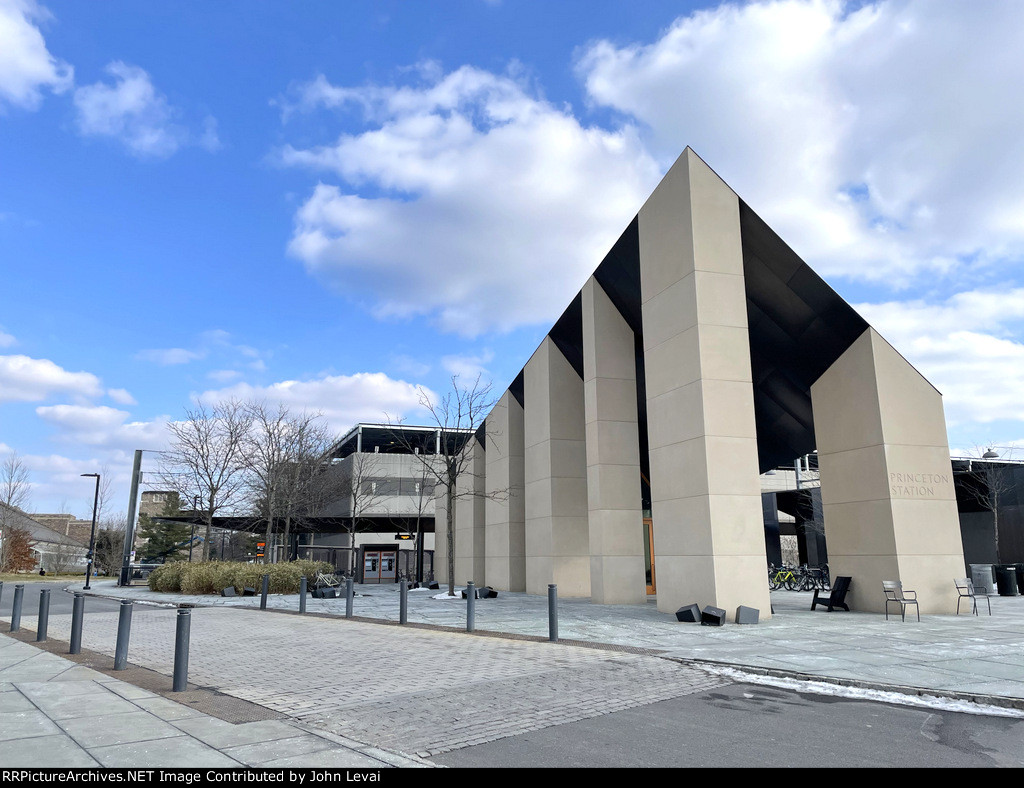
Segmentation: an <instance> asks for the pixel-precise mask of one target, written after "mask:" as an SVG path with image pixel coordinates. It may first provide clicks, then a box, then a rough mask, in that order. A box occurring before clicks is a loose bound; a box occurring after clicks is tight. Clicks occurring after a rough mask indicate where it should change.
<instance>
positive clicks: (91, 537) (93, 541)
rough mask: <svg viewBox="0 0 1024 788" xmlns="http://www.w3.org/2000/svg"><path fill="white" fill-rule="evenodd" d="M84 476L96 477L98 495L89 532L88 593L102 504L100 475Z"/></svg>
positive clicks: (93, 502) (94, 498) (90, 474)
mask: <svg viewBox="0 0 1024 788" xmlns="http://www.w3.org/2000/svg"><path fill="white" fill-rule="evenodd" d="M82 476H94V477H96V495H95V497H93V499H92V530H91V531H90V532H89V554H88V555H87V556H86V560H87V561H88V564H87V565H86V568H85V590H86V591H88V590H89V588H90V586H89V579H90V578H91V577H92V560H93V556H94V555H95V554H96V507H97V506H98V505H99V502H100V475H99V474H98V473H83V474H82Z"/></svg>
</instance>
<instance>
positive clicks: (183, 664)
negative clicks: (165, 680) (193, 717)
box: [171, 607, 192, 692]
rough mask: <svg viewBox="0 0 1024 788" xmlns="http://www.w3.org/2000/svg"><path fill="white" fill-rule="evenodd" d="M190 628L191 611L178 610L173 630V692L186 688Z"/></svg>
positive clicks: (180, 608) (181, 608)
mask: <svg viewBox="0 0 1024 788" xmlns="http://www.w3.org/2000/svg"><path fill="white" fill-rule="evenodd" d="M191 628H192V611H190V610H188V609H187V608H183V607H179V608H178V624H177V627H176V628H175V630H174V685H173V686H172V688H171V689H172V691H173V692H184V691H185V690H186V689H187V688H188V644H189V632H190V630H191Z"/></svg>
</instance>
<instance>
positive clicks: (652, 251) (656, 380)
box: [638, 148, 771, 619]
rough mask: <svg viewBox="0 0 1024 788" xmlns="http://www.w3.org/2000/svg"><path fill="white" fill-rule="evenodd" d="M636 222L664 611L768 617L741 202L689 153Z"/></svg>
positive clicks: (659, 581) (658, 569)
mask: <svg viewBox="0 0 1024 788" xmlns="http://www.w3.org/2000/svg"><path fill="white" fill-rule="evenodd" d="M638 225H639V235H640V281H641V292H642V317H643V329H644V366H645V374H646V379H647V380H646V388H647V432H648V438H649V442H650V462H651V498H652V515H653V518H654V554H655V557H656V572H657V593H658V609H659V610H661V611H665V612H670V611H674V610H675V609H676V608H678V607H679V606H680V605H682V604H687V603H697V604H700V605H708V604H711V605H715V606H717V607H721V608H723V609H725V610H726V611H727V613H728V614H729V617H730V618H733V617H734V616H735V613H736V608H737V606H739V605H749V606H750V607H755V608H758V609H759V610H760V615H761V618H762V619H766V618H768V617H770V615H771V607H770V600H769V596H768V583H767V572H766V566H767V559H766V556H765V541H764V526H763V523H762V512H761V490H760V484H759V479H758V462H757V440H756V429H755V424H754V396H753V386H752V381H751V371H750V344H749V339H748V336H747V308H746V290H745V287H744V279H743V254H742V246H741V240H740V223H739V200H738V198H737V197H736V194H735V193H734V192H733V191H732V190H731V189H730V188H729V187H728V186H726V185H725V183H723V182H722V180H721V179H720V178H719V177H718V176H717V175H716V174H715V173H714V172H713V171H712V170H711V169H710V168H709V167H708V166H707V165H706V164H705V163H704V162H703V161H701V159H700V158H698V157H697V155H696V154H694V153H693V151H691V150H690V149H689V148H687V150H686V151H685V152H684V153H683V155H682V156H680V157H679V159H678V160H677V161H676V163H675V164H674V165H673V166H672V169H671V170H669V173H668V174H667V175H666V176H665V178H664V180H662V182H661V183H660V184H659V185H658V188H657V189H656V190H655V192H654V194H652V195H651V197H650V198H649V199H648V201H647V203H646V204H645V205H644V207H643V208H642V209H641V210H640V215H639V222H638Z"/></svg>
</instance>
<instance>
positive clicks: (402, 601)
mask: <svg viewBox="0 0 1024 788" xmlns="http://www.w3.org/2000/svg"><path fill="white" fill-rule="evenodd" d="M398 623H399V624H408V623H409V582H408V581H407V580H403V581H402V582H400V583H399V584H398Z"/></svg>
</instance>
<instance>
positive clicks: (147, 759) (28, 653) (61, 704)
mask: <svg viewBox="0 0 1024 788" xmlns="http://www.w3.org/2000/svg"><path fill="white" fill-rule="evenodd" d="M0 764H3V765H4V767H12V768H22V767H33V768H39V767H46V768H55V767H96V766H103V767H129V768H148V767H166V768H173V767H222V768H238V767H243V766H259V767H261V768H264V767H265V768H272V767H289V766H294V767H310V766H324V767H342V768H354V769H371V770H375V769H381V768H385V767H390V766H429V765H430V764H425V763H423V762H422V761H419V760H417V759H412V758H408V757H406V756H402V755H399V754H396V753H388V752H384V751H381V750H375V749H373V748H368V747H366V746H365V745H361V744H359V743H357V742H347V741H345V740H343V739H341V738H339V737H337V736H333V735H331V734H329V733H326V732H322V731H310V730H308V729H306V728H304V727H302V726H299V725H296V724H295V723H294V722H293V721H291V720H288V719H266V720H259V721H254V722H247V723H239V724H232V723H231V722H228V721H225V720H223V719H218V718H216V717H213V716H211V715H208V714H204V713H202V712H200V711H197V710H196V709H194V708H190V707H188V706H186V705H183V704H180V703H176V702H174V701H172V700H169V699H168V698H166V697H162V696H161V695H159V694H157V693H155V692H151V691H148V690H146V689H142V688H140V687H138V686H134V685H133V684H129V683H126V682H124V681H121V680H120V679H118V678H114V677H112V676H110V675H108V674H107V673H104V672H100V671H97V670H93V669H91V668H87V667H83V666H81V665H79V664H76V663H75V662H71V661H69V660H68V659H65V658H63V657H60V656H58V655H56V654H52V653H49V652H47V651H45V650H43V649H41V648H38V647H36V646H35V645H32V644H29V643H25V642H22V641H20V640H18V639H16V638H15V637H13V636H11V635H7V634H3V635H0Z"/></svg>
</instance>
